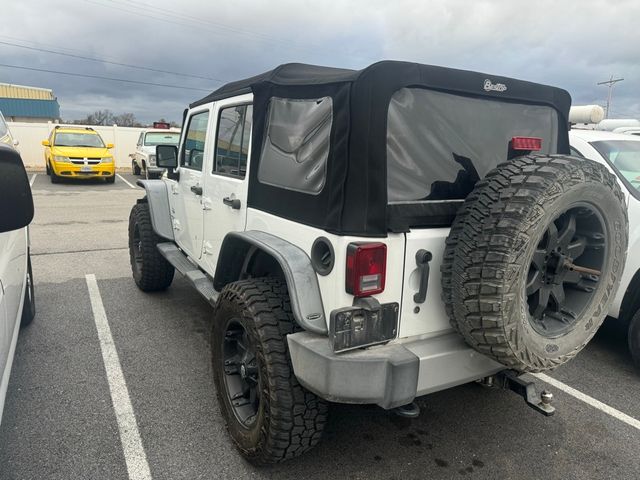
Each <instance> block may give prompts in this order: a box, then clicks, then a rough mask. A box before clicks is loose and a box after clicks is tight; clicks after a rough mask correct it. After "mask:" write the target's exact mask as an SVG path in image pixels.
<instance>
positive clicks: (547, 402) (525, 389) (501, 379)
mask: <svg viewBox="0 0 640 480" xmlns="http://www.w3.org/2000/svg"><path fill="white" fill-rule="evenodd" d="M483 383H484V384H485V385H488V386H496V387H498V388H504V389H505V390H507V389H508V390H511V391H512V392H515V393H517V394H518V395H520V396H521V397H522V398H524V401H525V402H527V405H529V406H530V407H531V408H533V409H534V410H536V411H538V412H539V413H542V414H543V415H546V416H547V417H550V416H551V415H553V414H554V413H556V409H555V408H554V407H552V406H551V402H552V401H553V394H552V393H551V392H548V391H546V390H543V391H542V393H541V394H540V395H538V393H537V392H536V386H535V384H534V383H533V382H527V381H526V380H523V379H522V378H520V377H518V375H517V374H516V373H515V372H513V371H511V370H507V371H504V372H501V373H498V374H497V375H495V376H494V377H489V378H486V379H484V380H483Z"/></svg>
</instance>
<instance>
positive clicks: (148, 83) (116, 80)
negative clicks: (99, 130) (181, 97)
mask: <svg viewBox="0 0 640 480" xmlns="http://www.w3.org/2000/svg"><path fill="white" fill-rule="evenodd" d="M0 67H6V68H17V69H20V70H30V71H33V72H45V73H55V74H57V75H69V76H71V77H84V78H97V79H100V80H110V81H112V82H125V83H135V84H138V85H151V86H153V87H166V88H178V89H182V90H197V91H200V92H210V91H211V89H204V88H195V87H182V86H180V85H167V84H166V83H152V82H141V81H139V80H128V79H126V78H114V77H103V76H101V75H89V74H86V73H75V72H60V71H57V70H46V69H44V68H33V67H23V66H20V65H7V64H5V63H0Z"/></svg>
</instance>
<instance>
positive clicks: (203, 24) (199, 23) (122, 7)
mask: <svg viewBox="0 0 640 480" xmlns="http://www.w3.org/2000/svg"><path fill="white" fill-rule="evenodd" d="M84 1H85V2H86V3H90V4H92V5H97V6H100V7H103V8H110V9H112V10H117V11H120V12H125V13H128V14H131V15H137V16H139V17H143V18H146V19H154V20H159V21H161V22H166V23H170V24H174V25H180V26H183V27H188V28H194V26H195V27H196V28H204V29H206V30H208V31H210V32H213V33H215V34H221V32H220V30H221V29H222V30H227V31H229V32H233V33H238V34H241V35H245V36H250V37H253V38H256V39H258V40H262V41H266V42H268V43H272V44H277V45H280V46H286V47H289V48H294V49H297V50H305V51H309V52H311V51H317V50H314V49H311V48H305V47H303V46H299V45H295V44H293V43H291V42H287V41H286V40H281V39H278V38H276V37H271V36H268V35H265V34H261V33H257V32H251V31H248V30H240V29H236V28H233V27H229V26H226V25H223V24H216V23H212V22H209V21H205V20H200V19H196V18H194V17H190V16H185V15H182V14H181V13H179V12H175V11H172V10H167V9H159V8H157V7H155V6H151V5H149V8H152V9H153V10H164V11H165V12H167V13H162V12H161V11H160V12H159V13H158V15H165V16H158V15H152V14H151V13H150V12H149V8H146V9H144V10H145V11H144V12H139V11H136V10H132V8H134V9H135V8H138V9H141V8H143V7H138V6H136V5H129V4H122V3H116V2H115V1H114V0H106V1H108V2H111V3H114V5H107V4H104V3H100V2H99V1H98V0H84ZM167 16H168V17H175V18H177V19H178V20H182V21H176V20H174V19H170V18H167ZM184 22H188V23H184Z"/></svg>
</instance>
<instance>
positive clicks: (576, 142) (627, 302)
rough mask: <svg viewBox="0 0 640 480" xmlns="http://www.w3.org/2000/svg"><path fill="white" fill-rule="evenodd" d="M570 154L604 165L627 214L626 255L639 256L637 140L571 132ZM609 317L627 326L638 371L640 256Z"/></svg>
mask: <svg viewBox="0 0 640 480" xmlns="http://www.w3.org/2000/svg"><path fill="white" fill-rule="evenodd" d="M569 140H570V142H571V150H572V153H573V154H574V155H579V156H582V157H585V158H589V159H591V160H595V161H596V162H599V163H602V164H603V165H606V166H607V168H609V169H610V170H611V171H612V172H614V173H615V174H616V175H617V177H618V181H619V182H620V184H621V186H622V188H623V191H624V192H625V197H626V199H627V206H628V207H627V208H628V212H629V252H640V137H639V136H635V135H629V134H622V133H612V132H603V131H596V130H571V132H569ZM609 315H610V316H611V317H613V318H617V319H620V320H624V321H627V322H629V349H630V351H631V355H632V356H633V359H634V360H635V362H636V364H637V365H638V366H639V367H640V255H637V254H636V255H628V256H627V263H626V265H625V267H624V273H623V275H622V281H621V283H620V289H619V290H618V294H617V295H616V297H615V300H614V301H613V303H612V304H611V307H610V309H609Z"/></svg>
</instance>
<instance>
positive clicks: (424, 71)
mask: <svg viewBox="0 0 640 480" xmlns="http://www.w3.org/2000/svg"><path fill="white" fill-rule="evenodd" d="M402 88H424V89H432V90H437V91H442V92H447V93H454V94H459V95H462V96H469V97H475V98H483V97H484V98H487V99H494V100H500V101H506V102H517V103H527V104H538V105H547V106H550V107H552V108H554V109H555V110H556V111H557V113H558V119H559V125H560V132H559V135H558V148H557V151H558V152H559V153H568V152H569V141H568V134H567V125H568V123H567V122H568V114H569V107H570V106H571V97H570V95H569V93H568V92H566V91H565V90H563V89H560V88H556V87H551V86H547V85H541V84H537V83H532V82H527V81H523V80H516V79H512V78H507V77H502V76H498V75H489V74H485V73H479V72H471V71H466V70H458V69H452V68H445V67H438V66H432V65H423V64H418V63H410V62H398V61H381V62H378V63H374V64H373V65H370V66H368V67H366V68H364V69H362V70H349V69H341V68H332V67H322V66H316V65H306V64H301V63H288V64H284V65H280V66H279V67H277V68H275V69H273V70H270V71H268V72H266V73H263V74H260V75H256V76H254V77H250V78H247V79H244V80H239V81H236V82H232V83H228V84H226V85H224V86H222V87H220V88H219V89H217V90H215V91H214V92H212V93H211V94H209V95H207V96H206V97H204V98H202V99H200V100H198V101H196V102H194V103H192V104H191V105H190V107H192V108H193V107H196V106H198V105H203V104H206V103H210V102H213V101H217V100H221V99H224V98H229V97H234V96H237V95H241V94H245V93H253V94H254V108H253V117H254V118H253V121H254V128H253V137H252V144H253V148H252V154H251V168H250V169H249V171H250V173H249V176H250V183H249V198H248V205H249V206H251V207H253V208H257V209H260V210H264V211H267V212H270V213H273V214H276V215H278V216H283V217H286V218H290V219H292V220H294V221H297V222H301V223H305V224H308V225H312V226H316V227H319V228H323V229H325V230H328V231H332V232H335V233H340V234H353V235H363V236H384V235H386V233H387V231H388V221H387V179H386V168H387V167H386V152H387V148H386V132H387V113H388V107H389V103H390V100H391V97H392V96H393V94H394V93H395V92H397V91H398V90H400V89H402ZM325 96H330V97H331V98H332V101H333V124H332V132H331V147H330V153H329V158H328V162H327V177H326V182H325V185H324V188H323V190H322V192H321V193H320V194H318V195H308V194H305V193H300V192H295V191H290V190H284V189H281V188H277V187H274V186H270V185H265V184H261V183H260V182H258V179H257V171H258V168H257V167H258V165H259V161H260V158H259V157H260V152H261V148H260V146H261V145H262V140H263V134H264V127H265V118H266V115H267V112H268V108H269V101H270V99H271V98H272V97H280V98H297V99H305V98H306V99H309V98H319V97H325Z"/></svg>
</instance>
